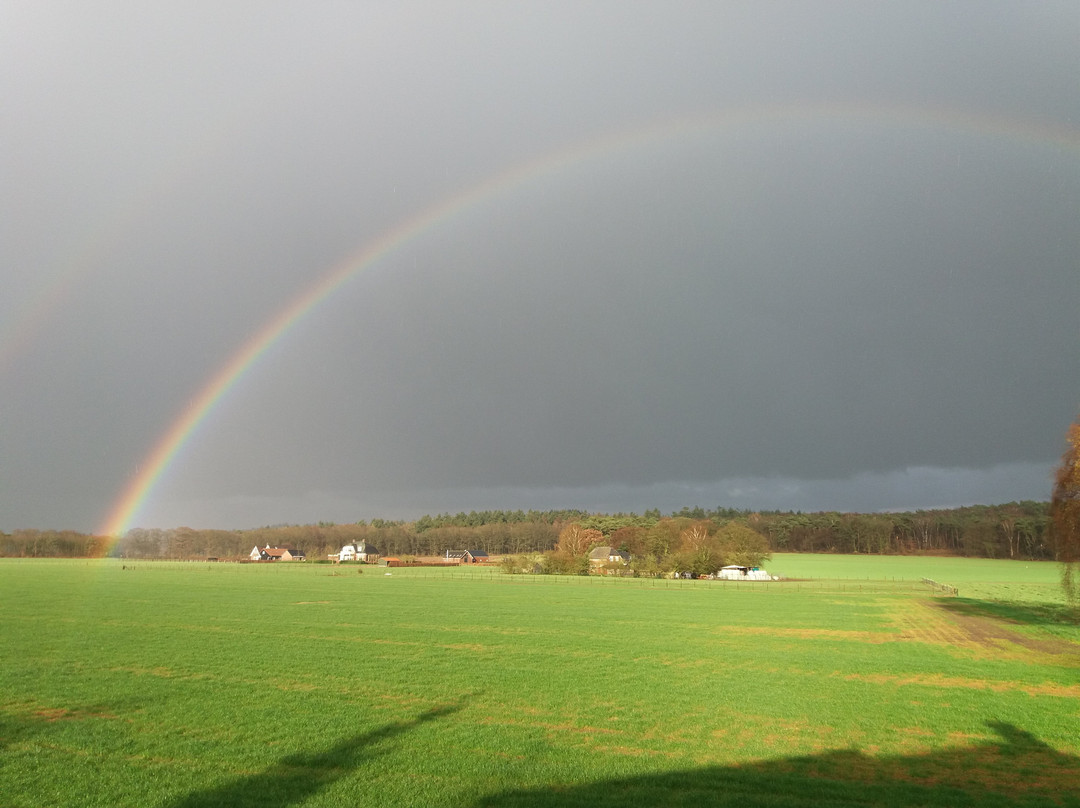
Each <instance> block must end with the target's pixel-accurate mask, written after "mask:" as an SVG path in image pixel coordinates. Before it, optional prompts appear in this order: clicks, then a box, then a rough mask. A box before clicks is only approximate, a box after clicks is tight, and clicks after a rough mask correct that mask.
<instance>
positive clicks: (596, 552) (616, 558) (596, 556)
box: [589, 547, 630, 567]
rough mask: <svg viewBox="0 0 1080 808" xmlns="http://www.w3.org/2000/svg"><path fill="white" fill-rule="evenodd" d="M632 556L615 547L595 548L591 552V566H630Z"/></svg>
mask: <svg viewBox="0 0 1080 808" xmlns="http://www.w3.org/2000/svg"><path fill="white" fill-rule="evenodd" d="M629 563H630V554H629V553H625V552H623V551H622V550H619V549H617V548H615V547H594V548H593V549H592V550H591V551H590V552H589V564H590V566H593V567H602V566H604V564H624V565H625V564H629Z"/></svg>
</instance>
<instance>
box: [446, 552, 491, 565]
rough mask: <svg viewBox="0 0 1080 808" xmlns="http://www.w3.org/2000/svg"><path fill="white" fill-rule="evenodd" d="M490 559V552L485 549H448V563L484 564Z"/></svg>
mask: <svg viewBox="0 0 1080 808" xmlns="http://www.w3.org/2000/svg"><path fill="white" fill-rule="evenodd" d="M487 560H488V554H487V553H486V552H485V551H483V550H447V551H446V563H447V564H454V563H457V564H482V563H484V562H486V561H487Z"/></svg>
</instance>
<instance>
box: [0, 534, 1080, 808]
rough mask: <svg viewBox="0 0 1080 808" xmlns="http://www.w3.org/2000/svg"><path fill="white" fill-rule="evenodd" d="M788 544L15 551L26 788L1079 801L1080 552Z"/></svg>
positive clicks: (589, 799)
mask: <svg viewBox="0 0 1080 808" xmlns="http://www.w3.org/2000/svg"><path fill="white" fill-rule="evenodd" d="M768 566H769V569H770V571H776V572H779V573H782V574H785V575H787V576H790V577H798V578H807V579H811V578H812V579H815V581H809V582H780V583H775V584H774V583H770V584H760V585H753V586H748V585H742V584H738V585H724V584H719V583H716V582H696V581H688V582H662V581H660V582H651V581H649V582H641V581H636V580H627V581H619V580H604V581H599V580H597V579H589V578H558V577H546V576H538V577H532V576H526V577H523V576H503V575H501V574H499V573H498V572H493V571H492V570H470V571H468V572H466V571H460V570H459V571H455V572H453V573H450V572H448V571H444V570H430V569H408V570H401V569H395V570H392V571H391V572H392V573H393V574H392V575H389V576H388V575H385V572H386V570H383V569H378V568H373V567H367V568H363V573H362V574H357V569H358V568H355V567H342V568H334V567H329V566H323V565H314V564H292V565H286V564H279V565H235V564H180V563H164V562H161V563H152V562H136V563H135V564H134V565H132V564H131V563H122V562H120V561H92V562H87V561H30V560H5V561H0V599H2V600H0V603H2V606H3V608H2V609H0V639H2V652H0V654H2V655H0V805H3V806H38V805H41V806H45V805H50V806H51V805H101V806H110V808H112V807H113V806H117V807H118V806H152V805H159V806H185V807H186V808H195V806H235V805H252V806H254V805H290V806H291V805H310V806H316V805H319V806H339V805H370V806H397V805H415V806H428V805H431V806H470V805H473V806H540V805H548V806H554V805H590V806H592V805H694V806H703V805H706V806H707V805H763V806H764V805H769V806H774V805H775V806H787V805H802V804H808V803H814V804H819V805H837V806H848V805H851V806H854V805H897V806H908V805H941V806H946V805H949V806H952V805H980V806H981V805H1061V804H1065V805H1080V797H1078V796H1077V794H1078V793H1080V757H1078V756H1080V731H1078V727H1080V628H1078V627H1077V626H1076V625H1075V624H1073V623H1070V622H1068V620H1067V615H1066V614H1065V612H1064V610H1063V609H1062V608H1061V606H1060V598H1059V597H1057V596H1056V595H1053V594H1046V596H1045V597H1043V596H1042V594H1041V593H1042V592H1043V589H1044V588H1045V589H1047V592H1048V593H1049V588H1050V587H1052V586H1053V585H1054V581H1055V580H1056V575H1057V571H1056V568H1055V567H1054V566H1053V565H1036V564H1024V563H1023V562H983V561H977V560H970V561H969V560H960V559H938V558H932V559H919V558H879V557H859V556H854V557H848V556H794V555H783V556H777V558H776V559H774V560H773V562H771V563H770V564H769V565H768ZM921 577H930V578H934V579H935V580H939V581H941V582H943V583H949V584H953V585H956V586H958V587H959V588H960V593H961V597H959V598H933V597H930V596H929V595H928V590H926V589H925V588H923V587H922V586H921V585H920V584H919V583H918V579H919V578H921ZM823 578H835V579H836V580H833V581H830V582H823V581H821V579H823ZM894 579H896V580H894Z"/></svg>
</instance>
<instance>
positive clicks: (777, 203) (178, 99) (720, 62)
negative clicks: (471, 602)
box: [0, 3, 1080, 529]
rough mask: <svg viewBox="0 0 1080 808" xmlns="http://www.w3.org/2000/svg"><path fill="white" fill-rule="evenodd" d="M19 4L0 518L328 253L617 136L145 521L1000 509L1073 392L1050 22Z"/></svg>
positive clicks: (138, 453)
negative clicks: (731, 120) (660, 510)
mask: <svg viewBox="0 0 1080 808" xmlns="http://www.w3.org/2000/svg"><path fill="white" fill-rule="evenodd" d="M4 13H5V15H6V22H7V23H8V24H6V25H3V26H0V28H2V29H3V31H4V33H3V34H0V36H2V37H4V40H3V43H2V44H3V45H4V47H2V48H0V53H3V54H4V55H3V56H0V59H3V60H4V62H3V67H4V70H3V71H0V72H2V75H4V76H6V78H5V79H3V82H4V84H3V87H4V91H5V97H6V98H10V99H11V103H10V104H8V105H7V106H8V109H7V110H6V112H5V113H4V118H3V121H2V126H3V131H4V141H5V150H4V156H3V157H2V158H0V172H2V174H0V179H2V180H3V188H4V190H3V191H2V192H0V213H2V214H3V215H2V221H3V224H2V225H0V227H3V233H2V236H3V241H2V244H3V246H2V247H0V249H2V250H3V259H4V260H3V265H2V266H3V269H2V271H3V273H4V283H5V290H6V292H7V293H6V294H5V295H4V299H3V300H2V301H0V316H3V318H4V322H3V325H2V326H0V339H3V340H4V343H3V344H2V345H0V355H5V354H4V353H3V352H4V351H7V352H8V353H7V354H6V356H7V358H6V359H5V362H4V364H3V365H2V366H0V373H3V377H2V379H3V387H2V393H0V394H2V399H0V408H2V409H0V414H2V417H3V432H2V434H0V492H2V493H0V498H2V499H0V528H6V529H10V528H13V527H18V526H58V527H69V526H70V527H77V528H81V529H91V528H93V527H95V526H96V525H97V524H100V520H102V519H103V518H104V516H105V514H106V512H107V511H108V509H109V507H110V504H111V502H112V501H113V500H114V499H115V498H116V497H117V496H118V494H119V492H120V489H121V488H122V487H123V485H124V483H125V482H126V481H127V480H128V479H130V477H131V476H132V475H133V474H137V473H139V471H140V464H141V463H144V462H145V457H146V454H147V453H148V452H149V450H150V448H151V447H152V445H153V444H154V442H155V440H156V439H157V437H158V436H160V435H161V434H162V433H163V432H164V431H165V430H166V428H167V427H168V425H169V424H170V423H171V422H172V421H173V420H174V419H175V418H176V417H178V415H179V414H180V413H181V412H182V411H183V410H184V408H185V406H187V405H188V402H189V401H190V400H191V399H192V398H194V397H195V396H196V395H197V393H198V391H199V389H200V388H201V386H202V385H203V384H204V383H205V381H206V380H207V379H208V378H209V377H210V375H211V374H212V373H213V372H214V371H215V370H216V369H217V368H219V367H220V366H222V365H223V364H224V363H225V361H226V360H227V359H228V357H229V356H230V355H231V354H232V353H233V352H234V351H235V350H236V349H237V347H238V346H239V345H240V344H241V343H242V342H243V341H244V340H245V339H246V338H247V336H248V335H250V334H251V333H253V332H254V331H255V330H256V329H258V328H259V327H260V325H261V324H263V323H265V322H267V321H268V320H269V319H270V318H271V317H272V316H273V315H274V314H275V312H277V311H279V310H280V309H281V308H282V307H283V306H284V305H285V304H286V303H287V302H288V301H290V300H292V299H294V298H296V296H297V295H299V294H300V293H302V291H303V290H304V289H306V288H308V287H309V286H310V285H311V284H313V283H315V282H316V281H317V279H318V278H319V277H320V276H321V275H322V273H324V272H325V271H326V270H327V269H328V268H329V267H330V266H332V265H333V264H334V263H335V262H337V261H340V260H342V258H343V257H344V256H346V255H348V254H350V253H351V252H353V251H354V250H356V249H357V248H358V246H360V245H362V244H364V243H367V242H370V241H371V240H372V239H374V238H376V237H378V236H379V235H380V234H382V233H384V232H386V231H387V230H388V229H389V228H391V227H393V226H395V225H397V224H398V223H400V222H403V221H408V220H410V219H411V218H413V217H415V216H416V215H417V214H418V213H419V212H420V211H422V210H424V209H425V208H427V207H428V206H430V205H432V204H435V203H436V202H437V201H438V200H440V199H448V198H453V197H454V196H455V195H456V194H459V193H461V191H462V190H463V189H465V188H468V187H471V186H473V185H474V184H475V183H477V182H479V181H481V180H483V179H484V178H485V177H490V176H495V175H498V174H499V173H500V172H503V171H505V170H506V169H507V168H508V167H511V166H515V165H521V164H523V163H524V162H526V161H529V160H534V159H536V158H537V157H538V156H539V155H544V154H553V153H559V152H560V151H562V150H565V149H566V148H567V147H569V146H571V145H573V144H582V143H586V142H592V141H595V140H596V139H597V138H599V139H600V141H601V142H603V139H604V138H605V137H609V141H608V142H609V143H610V148H606V149H604V148H601V149H597V150H595V151H594V152H591V153H589V154H588V155H587V156H586V157H583V158H581V159H578V160H577V161H576V162H570V163H568V164H567V163H564V164H560V165H558V166H557V167H552V168H551V169H550V170H547V171H546V172H540V173H539V174H536V175H531V176H530V177H529V179H528V181H525V182H520V183H518V184H516V185H513V186H509V187H505V188H503V189H502V190H501V191H500V193H498V194H495V195H492V196H490V197H488V198H487V199H485V200H482V201H481V202H479V203H478V204H475V205H472V206H471V207H469V208H468V209H465V210H462V211H460V212H459V214H458V215H457V216H455V217H453V218H451V219H449V220H447V221H445V222H443V223H442V224H441V225H440V226H438V227H435V228H432V229H430V230H429V231H426V232H424V233H423V234H421V235H419V236H418V237H417V238H414V239H412V240H411V241H410V242H409V243H407V244H405V245H403V246H402V247H401V249H399V250H398V251H396V252H395V253H394V254H392V255H390V256H389V257H387V258H386V259H385V260H384V261H382V262H380V263H379V264H378V265H377V266H374V267H372V268H370V269H366V270H364V271H363V272H361V273H359V274H358V276H357V277H356V278H355V279H354V280H353V281H352V282H350V283H349V284H348V285H346V286H345V287H343V288H342V289H341V290H340V291H339V292H338V293H336V294H335V296H334V297H333V298H332V299H331V300H329V301H327V302H326V303H325V304H323V305H322V306H320V307H319V308H317V309H316V310H315V311H313V312H312V314H311V315H310V316H309V317H308V318H306V319H305V320H304V321H302V322H301V323H300V324H298V325H297V326H296V327H295V328H294V329H293V330H292V331H291V332H290V333H289V334H287V335H286V336H285V337H284V338H283V339H282V340H281V341H280V343H279V344H278V345H277V346H275V348H274V349H273V350H271V351H270V352H269V353H268V354H267V356H266V357H264V359H263V360H262V361H261V362H260V363H259V364H258V366H257V367H255V368H254V369H253V370H252V372H251V373H250V374H249V375H248V376H247V377H245V378H244V379H243V380H242V381H241V383H240V384H238V385H237V387H236V388H235V389H234V390H233V392H232V393H231V394H230V395H229V396H228V397H227V398H226V399H225V400H224V401H223V403H222V404H221V405H220V406H219V407H218V408H217V409H216V410H215V411H214V412H213V413H212V414H211V416H210V417H209V418H207V420H206V422H205V423H204V424H203V426H202V428H201V429H200V431H199V432H197V433H196V434H195V435H194V436H193V438H192V440H191V441H190V442H189V444H188V446H187V447H186V449H185V450H184V452H183V453H182V454H181V455H180V457H179V458H178V461H177V462H176V464H175V465H174V467H173V468H172V469H171V470H170V472H169V473H168V474H167V475H166V477H165V479H164V481H163V483H162V485H161V486H160V488H159V490H158V491H157V492H156V493H155V495H154V497H153V498H152V502H151V504H150V505H148V508H147V511H146V517H147V518H148V519H151V520H153V519H158V520H161V521H160V522H148V523H160V524H169V523H172V522H173V521H178V522H186V523H190V524H202V525H219V526H223V525H229V526H233V525H235V526H245V525H249V524H258V523H267V522H273V521H303V520H308V519H316V518H322V517H320V515H319V514H317V513H314V512H315V511H317V510H319V509H320V508H322V509H325V510H327V511H333V512H334V513H333V515H332V516H331V517H330V518H334V519H338V520H342V519H345V518H349V516H348V512H349V511H350V509H355V510H357V511H363V512H359V513H356V514H355V516H356V518H359V517H362V516H378V515H384V514H383V509H386V510H393V509H399V510H401V511H403V512H404V511H411V512H413V513H418V512H423V511H425V510H443V509H446V510H457V509H460V508H464V509H468V508H470V507H474V506H475V507H480V505H475V504H474V503H484V505H483V506H484V507H518V506H519V505H522V506H523V507H528V505H529V504H530V503H531V502H532V501H534V500H535V501H536V502H540V501H544V502H547V503H548V506H550V507H554V506H557V505H558V504H559V503H558V502H554V501H551V500H552V499H553V498H555V497H559V498H561V499H563V500H564V501H566V502H567V504H571V503H572V504H578V503H577V499H576V498H583V499H586V500H590V501H591V502H594V503H595V506H594V507H608V506H607V505H606V504H605V503H619V504H618V505H614V504H613V505H611V507H612V508H615V507H617V508H619V509H630V510H633V509H639V510H640V509H643V508H646V507H653V506H656V505H660V504H661V502H672V507H681V505H683V504H703V505H715V504H724V500H725V499H726V501H728V502H731V503H732V504H736V505H740V504H742V503H743V502H747V503H750V504H748V507H768V506H769V500H770V497H771V498H772V501H774V502H775V503H776V507H798V508H801V509H804V510H805V509H813V508H814V507H815V506H814V504H813V503H812V502H811V501H810V500H812V499H813V498H814V497H817V498H819V499H820V500H821V503H820V506H819V507H845V508H860V507H864V508H866V509H878V508H890V507H913V506H918V505H919V504H920V503H923V504H931V503H930V500H931V499H934V504H960V502H961V501H979V500H982V501H989V500H990V499H1002V498H1025V497H1029V496H1033V494H1032V493H1031V491H1032V488H1033V483H1032V482H1031V481H1032V480H1033V479H1035V478H1036V477H1039V476H1040V474H1041V473H1042V472H1038V471H1036V472H1033V471H1032V469H1048V468H1049V466H1050V464H1051V463H1052V462H1053V460H1054V459H1055V458H1056V456H1057V454H1058V453H1059V451H1060V448H1061V446H1060V436H1061V434H1062V433H1063V430H1064V426H1065V424H1066V423H1067V422H1068V421H1069V420H1070V419H1071V418H1072V417H1073V415H1074V414H1075V410H1076V408H1077V407H1078V405H1080V375H1078V374H1077V372H1076V371H1077V370H1078V367H1077V361H1076V356H1077V355H1078V353H1077V349H1078V348H1080V331H1078V329H1077V327H1076V325H1075V301H1076V300H1077V299H1078V293H1080V271H1078V269H1080V268H1078V267H1077V256H1078V255H1080V249H1078V248H1080V243H1078V241H1080V237H1078V235H1077V233H1076V228H1075V211H1076V210H1077V209H1078V203H1080V135H1078V134H1077V132H1076V130H1075V129H1074V128H1072V122H1074V121H1076V120H1080V116H1078V113H1080V98H1078V97H1077V95H1076V93H1075V76H1076V75H1077V68H1078V67H1080V64H1078V61H1080V56H1078V54H1077V52H1076V49H1075V47H1074V44H1075V35H1076V32H1077V31H1078V30H1080V13H1078V12H1077V11H1076V9H1075V7H1074V6H1072V5H1070V4H1038V5H1035V6H1024V7H1020V6H1014V5H1010V4H990V5H987V4H982V3H980V4H971V5H966V4H951V5H948V6H941V5H940V4H911V3H905V4H896V5H873V6H870V5H867V4H861V3H859V4H801V3H800V4H792V5H790V6H762V5H760V4H715V3H707V4H682V5H676V6H670V5H667V4H665V5H663V6H660V5H656V6H644V7H634V8H626V7H625V5H624V4H612V5H606V4H596V5H591V6H588V7H586V8H584V9H582V8H578V7H576V6H565V7H558V6H551V5H550V4H543V5H538V6H529V5H525V4H515V5H514V6H512V7H502V8H490V7H483V8H481V7H474V6H455V7H445V6H441V5H430V6H429V5H414V6H402V5H385V6H383V5H369V6H365V7H362V8H352V7H340V8H339V7H331V6H320V7H318V8H316V9H310V8H307V7H303V6H301V5H299V4H298V5H289V4H280V5H276V6H262V5H259V6H253V7H247V6H242V5H237V6H230V7H227V8H226V9H223V10H209V9H202V8H195V9H187V10H180V9H164V8H156V9H147V8H142V7H135V6H124V5H119V6H95V7H94V8H93V9H87V8H85V7H83V6H80V5H77V4H76V5H72V6H63V5H49V4H44V5H42V4H26V5H12V6H9V7H8V9H7V11H6V12H4ZM763 108H772V109H777V108H778V109H781V110H784V109H787V110H788V112H787V113H786V114H778V115H776V114H774V115H771V116H760V115H759V116H756V117H755V115H753V114H749V113H748V114H747V115H745V116H744V118H743V119H740V122H739V123H738V125H731V124H728V125H719V124H718V125H716V126H712V127H707V126H706V127H700V128H697V129H678V128H675V127H672V128H670V130H669V131H667V133H666V134H663V135H658V136H656V137H654V138H652V139H648V140H641V141H632V142H627V141H625V140H620V139H619V138H618V137H616V136H615V135H616V134H617V133H626V132H633V131H635V130H642V129H644V128H646V127H649V126H654V127H655V126H656V125H657V123H658V122H660V124H661V125H660V129H661V130H663V125H662V122H664V121H672V120H677V119H679V118H681V117H683V116H703V115H704V116H707V115H709V114H717V115H718V118H717V119H718V120H721V121H722V120H727V119H724V118H723V116H722V115H720V113H723V112H724V111H725V110H740V109H741V110H750V109H763ZM800 109H802V110H803V111H802V112H799V111H798V110H800ZM875 110H877V112H875ZM1055 132H1056V133H1058V134H1057V135H1056V136H1055V135H1054V133H1055ZM605 133H607V134H605ZM1061 133H1064V134H1061ZM553 165H554V164H553ZM43 301H44V302H43ZM28 312H30V313H33V316H29V315H28V314H27V313H28ZM16 344H18V345H19V346H20V348H19V350H18V351H15V350H14V349H12V348H11V347H10V346H14V345H16ZM909 469H931V471H930V472H926V473H920V474H921V476H920V475H916V477H918V479H915V478H914V477H912V475H911V473H910V472H909V471H906V470H909ZM933 469H941V470H952V471H941V472H940V474H941V475H942V476H941V477H940V478H938V477H934V474H935V472H933V471H932V470H933ZM991 469H998V471H996V472H993V473H991V471H989V470H991ZM1001 469H1006V470H1011V471H1008V472H1007V473H1006V472H1002V471H1001ZM867 475H869V477H868V476H867ZM1010 475H1011V476H1010ZM931 478H932V479H935V480H937V479H940V480H941V481H952V482H951V483H948V482H941V486H937V484H936V483H935V485H934V486H931V487H944V488H946V489H947V488H948V487H949V485H950V484H951V485H952V487H953V492H952V493H953V494H955V496H952V495H950V494H948V493H946V494H943V495H942V496H937V495H935V497H936V498H935V497H931V496H930V495H929V493H928V491H927V487H926V486H925V485H923V483H921V482H919V480H925V479H931ZM868 479H869V480H872V481H874V482H872V483H867V482H866V480H868ZM1003 479H1012V480H1013V482H1014V485H1013V488H1012V489H1010V488H1009V486H1008V485H1007V484H1004V483H1002V480H1003ZM738 480H743V481H745V480H752V481H754V482H753V485H750V486H747V485H742V486H741V487H740V485H739V484H738V483H737V482H732V481H738ZM814 481H818V482H814ZM980 481H981V482H980ZM829 486H833V487H832V488H830V487H829ZM979 486H982V487H981V488H980V487H979ZM750 488H753V489H754V490H755V491H757V492H758V493H757V494H755V495H754V496H755V497H757V498H756V499H755V498H750V499H748V498H747V496H748V495H746V491H748V490H750ZM841 489H842V492H841ZM695 490H697V491H699V492H700V493H702V495H703V500H702V501H698V500H696V499H695V500H694V501H693V502H690V501H689V500H690V499H691V494H692V493H693V492H694V491H695ZM1010 490H1011V491H1014V492H1015V494H1010V493H1009V491H1010ZM485 492H486V493H485ZM650 492H651V493H650ZM762 492H764V493H762ZM793 492H794V493H793ZM888 492H891V494H888ZM980 492H983V493H980ZM684 493H685V495H686V496H687V500H688V501H684V502H676V501H675V500H677V498H678V497H679V496H681V495H682V494H684ZM705 494H709V495H715V501H714V500H710V499H708V498H707V497H705V496H704V495H705ZM759 494H760V496H759ZM505 496H510V497H518V498H520V499H521V500H528V501H527V502H524V503H522V502H520V501H516V500H515V501H506V502H502V503H496V502H494V501H493V500H494V499H499V498H500V497H505ZM455 497H461V498H462V499H463V500H467V501H461V502H460V503H459V504H457V505H455V504H453V503H452V502H451V501H450V500H452V499H454V498H455ZM650 497H651V498H650ZM740 497H742V499H740ZM751 499H752V500H753V501H752V502H751ZM155 500H156V501H157V504H156V505H155V504H154V501H155ZM637 500H641V501H640V502H637V504H636V505H635V502H636V501H637ZM838 502H842V503H843V504H836V505H834V504H833V503H838ZM791 503H796V504H791ZM860 503H861V504H860ZM581 505H582V506H584V507H590V505H589V502H581ZM271 513H272V514H273V516H271V515H270V514H271ZM290 514H292V515H290Z"/></svg>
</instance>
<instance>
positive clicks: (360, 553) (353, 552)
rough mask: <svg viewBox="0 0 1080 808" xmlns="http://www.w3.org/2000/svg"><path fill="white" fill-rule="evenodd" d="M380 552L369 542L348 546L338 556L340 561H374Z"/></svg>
mask: <svg viewBox="0 0 1080 808" xmlns="http://www.w3.org/2000/svg"><path fill="white" fill-rule="evenodd" d="M378 555H379V551H378V550H376V549H375V548H374V547H373V546H372V545H370V544H368V543H367V542H363V541H362V542H357V543H356V544H346V545H345V546H344V547H342V548H341V552H339V553H338V555H337V560H338V561H365V562H366V561H374V560H375V559H376V557H377V556H378Z"/></svg>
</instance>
